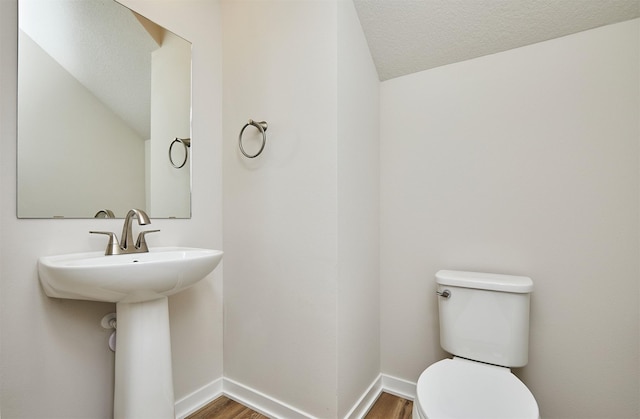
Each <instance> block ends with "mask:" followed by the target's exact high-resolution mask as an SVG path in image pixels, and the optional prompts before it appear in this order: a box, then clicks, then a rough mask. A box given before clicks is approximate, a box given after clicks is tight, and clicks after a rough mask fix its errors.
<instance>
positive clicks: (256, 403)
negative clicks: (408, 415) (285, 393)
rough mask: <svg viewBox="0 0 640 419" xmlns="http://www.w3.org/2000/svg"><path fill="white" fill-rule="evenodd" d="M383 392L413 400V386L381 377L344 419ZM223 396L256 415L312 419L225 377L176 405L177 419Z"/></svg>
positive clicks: (353, 418) (352, 418)
mask: <svg viewBox="0 0 640 419" xmlns="http://www.w3.org/2000/svg"><path fill="white" fill-rule="evenodd" d="M382 392H386V393H390V394H393V395H395V396H399V397H402V398H405V399H409V400H414V399H415V397H416V383H412V382H410V381H407V380H403V379H401V378H396V377H392V376H390V375H385V374H380V375H379V376H378V377H377V378H376V379H375V380H374V381H373V382H372V383H371V385H369V388H367V390H366V391H365V392H364V393H363V394H362V396H361V397H360V399H358V401H357V402H356V403H355V405H354V406H353V407H352V408H351V410H350V411H349V413H347V415H345V419H360V418H363V417H364V416H365V415H366V414H367V412H368V411H369V409H371V406H373V404H374V403H375V401H376V399H377V398H378V396H379V395H380V393H382ZM221 395H225V396H227V397H229V398H230V399H233V400H235V401H237V402H239V403H242V404H243V405H245V406H247V407H250V408H251V409H253V410H255V411H256V412H258V413H261V414H263V415H265V416H268V417H270V418H287V419H311V418H313V416H312V415H310V414H308V413H306V412H304V411H302V410H300V409H297V408H295V407H293V406H290V405H288V404H286V403H284V402H282V401H280V400H276V399H274V398H273V397H270V396H268V395H266V394H264V393H261V392H259V391H257V390H254V389H252V388H250V387H247V386H245V385H243V384H240V383H238V382H236V381H233V380H231V379H229V378H226V377H221V378H219V379H217V380H215V381H212V382H211V383H209V384H207V385H205V386H203V387H202V388H200V389H198V390H196V391H194V392H193V393H191V394H189V395H187V396H185V397H183V398H182V399H180V400H178V401H177V402H176V418H177V419H184V418H185V417H186V416H188V415H190V414H191V413H193V412H195V411H196V410H198V409H200V408H202V407H203V406H205V405H206V404H208V403H210V402H211V401H213V400H215V399H216V398H218V397H220V396H221Z"/></svg>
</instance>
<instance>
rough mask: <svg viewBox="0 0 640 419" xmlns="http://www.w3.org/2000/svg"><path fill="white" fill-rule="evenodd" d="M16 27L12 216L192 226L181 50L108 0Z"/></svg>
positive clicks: (187, 60)
mask: <svg viewBox="0 0 640 419" xmlns="http://www.w3.org/2000/svg"><path fill="white" fill-rule="evenodd" d="M18 20H19V22H18V28H19V34H18V43H19V45H18V147H17V148H18V157H17V166H18V174H17V179H18V185H17V193H18V196H17V202H18V205H17V215H18V217H19V218H93V217H112V216H113V217H115V218H122V217H124V216H125V215H126V213H127V211H128V210H129V209H131V208H140V209H143V210H145V211H146V212H147V213H148V214H149V215H150V216H151V217H153V218H190V216H191V151H192V149H193V147H191V43H190V42H188V41H186V40H184V39H182V38H181V37H179V36H177V35H175V34H173V33H171V32H170V31H168V30H166V29H165V28H163V27H161V26H159V25H158V24H156V23H154V22H152V21H150V20H148V19H146V18H145V17H143V16H141V15H139V14H137V13H135V12H134V11H132V10H130V9H128V8H127V7H125V6H123V5H121V4H119V3H117V2H115V1H114V0H83V1H77V0H19V1H18ZM176 139H181V140H177V141H176Z"/></svg>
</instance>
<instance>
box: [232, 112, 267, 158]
mask: <svg viewBox="0 0 640 419" xmlns="http://www.w3.org/2000/svg"><path fill="white" fill-rule="evenodd" d="M250 125H252V126H254V127H256V128H257V129H258V131H260V133H261V134H262V144H261V145H260V150H258V152H257V153H256V154H248V153H247V152H246V151H245V150H244V147H243V146H242V134H244V130H245V129H247V127H248V126H250ZM268 126H269V125H268V124H267V122H266V121H260V122H256V121H254V120H253V119H250V120H249V122H247V123H246V124H245V125H244V127H242V129H241V130H240V135H238V146H239V147H240V151H241V152H242V154H244V156H245V157H247V158H250V159H253V158H254V157H258V156H259V155H260V153H262V150H264V146H265V144H266V143H267V134H266V131H267V127H268Z"/></svg>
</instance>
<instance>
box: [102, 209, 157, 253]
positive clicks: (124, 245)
mask: <svg viewBox="0 0 640 419" xmlns="http://www.w3.org/2000/svg"><path fill="white" fill-rule="evenodd" d="M133 217H136V219H137V220H138V224H139V225H147V224H151V220H149V216H148V215H147V213H146V212H144V211H142V210H141V209H135V208H134V209H132V210H129V212H128V213H127V216H126V217H125V218H124V226H123V227H122V234H121V235H120V243H118V238H117V237H116V233H112V232H110V231H90V232H89V233H92V234H106V235H107V236H109V243H108V244H107V250H106V251H105V252H104V254H105V255H107V256H109V255H125V254H128V253H146V252H148V251H149V248H148V247H147V241H146V240H145V235H146V234H148V233H155V232H158V231H160V230H146V231H141V232H140V234H138V239H137V240H136V242H135V244H134V243H133V232H132V227H131V220H133Z"/></svg>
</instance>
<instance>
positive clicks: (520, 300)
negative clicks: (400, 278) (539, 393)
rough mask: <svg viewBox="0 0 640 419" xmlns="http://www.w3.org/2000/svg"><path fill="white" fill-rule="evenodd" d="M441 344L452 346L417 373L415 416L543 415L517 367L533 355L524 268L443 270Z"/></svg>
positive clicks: (506, 418) (513, 418)
mask: <svg viewBox="0 0 640 419" xmlns="http://www.w3.org/2000/svg"><path fill="white" fill-rule="evenodd" d="M436 282H437V283H438V290H437V293H438V295H439V296H438V309H439V313H440V345H441V346H442V348H443V349H444V350H445V351H447V352H449V353H451V354H453V355H454V357H453V359H443V360H442V361H438V362H436V363H435V364H433V365H431V366H430V367H429V368H427V369H426V370H425V371H424V372H423V373H422V374H421V375H420V378H419V379H418V385H417V389H416V398H415V400H414V402H413V419H445V418H446V419H539V418H540V413H539V410H538V404H537V403H536V399H535V398H534V397H533V394H531V391H529V389H528V388H527V386H525V385H524V384H523V383H522V381H520V380H519V379H518V378H517V377H516V376H515V375H513V374H512V373H511V370H510V369H509V368H510V367H522V366H524V365H526V364H527V361H528V356H529V297H530V294H531V291H532V290H533V281H531V279H530V278H527V277H523V276H511V275H498V274H486V273H476V272H461V271H439V272H438V273H436Z"/></svg>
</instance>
